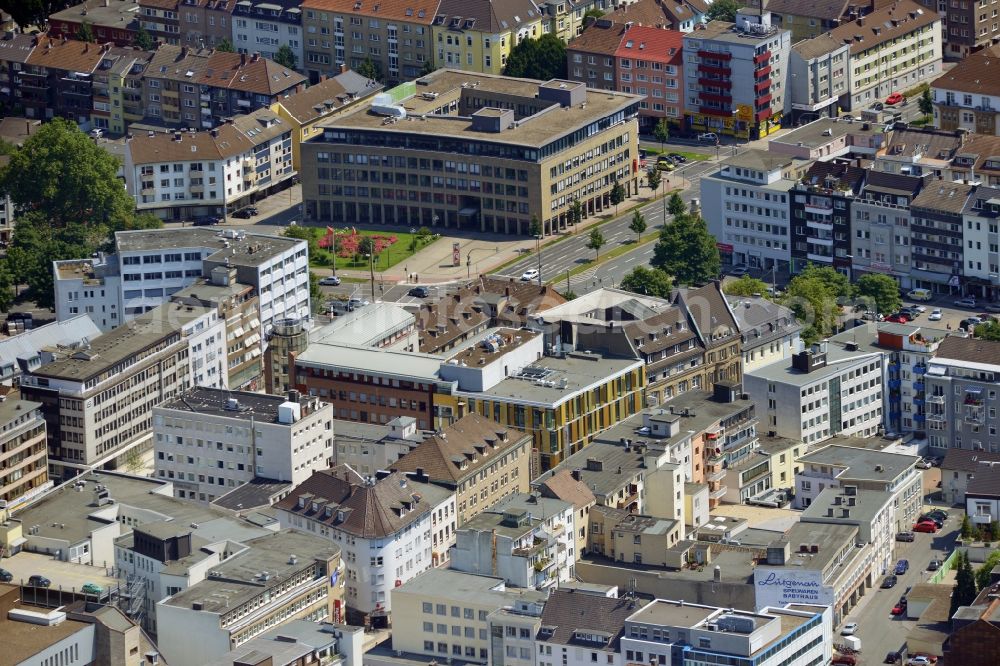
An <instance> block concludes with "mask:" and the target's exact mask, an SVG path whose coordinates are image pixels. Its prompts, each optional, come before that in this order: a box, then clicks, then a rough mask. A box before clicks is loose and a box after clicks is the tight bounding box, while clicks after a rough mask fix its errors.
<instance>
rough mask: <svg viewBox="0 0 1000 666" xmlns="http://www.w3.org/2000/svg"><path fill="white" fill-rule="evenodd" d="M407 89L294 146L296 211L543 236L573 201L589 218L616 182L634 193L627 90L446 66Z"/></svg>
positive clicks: (312, 216)
mask: <svg viewBox="0 0 1000 666" xmlns="http://www.w3.org/2000/svg"><path fill="white" fill-rule="evenodd" d="M339 1H340V0H338V2H339ZM407 93H408V96H405V97H403V98H401V99H396V100H395V101H394V102H392V103H388V105H386V103H385V102H386V101H385V100H382V102H383V103H381V104H380V105H378V108H377V109H376V113H372V112H371V108H363V109H359V110H357V111H355V112H354V113H349V114H347V115H344V116H342V117H340V118H338V119H336V120H335V121H334V122H332V123H331V124H329V125H327V126H326V127H325V128H324V131H323V134H322V135H321V136H317V137H314V138H312V139H311V140H309V141H308V142H306V143H305V144H304V145H303V146H302V156H303V159H302V164H303V183H302V186H303V200H304V202H305V204H304V205H305V216H306V219H308V220H311V221H318V222H324V221H326V222H332V221H335V220H341V219H353V220H357V221H358V222H362V223H369V224H399V223H402V222H403V221H405V223H406V224H409V225H426V226H428V227H432V228H433V227H445V228H450V229H459V230H478V231H491V232H495V233H506V234H519V235H523V234H526V233H527V232H528V229H529V227H530V224H531V219H532V217H536V218H537V219H538V220H539V221H540V222H541V223H542V226H543V229H544V232H545V233H546V234H549V233H552V232H554V231H556V230H558V229H565V228H567V225H568V224H569V222H570V217H571V215H570V209H571V207H572V204H573V201H574V200H576V199H579V200H580V201H581V203H582V204H583V209H584V212H585V214H586V215H592V214H594V213H596V212H597V211H601V210H607V209H608V208H609V207H612V204H611V199H610V196H611V190H612V188H613V187H614V185H615V183H616V182H617V183H620V184H621V186H623V187H624V188H625V191H626V194H627V195H630V194H633V193H635V192H636V191H637V188H638V167H637V166H636V165H637V164H638V163H637V162H636V160H637V158H638V146H637V132H636V123H635V121H634V119H635V116H636V114H637V113H638V106H639V97H637V96H635V95H629V94H626V93H618V92H607V91H602V92H598V91H596V90H588V89H587V88H586V86H585V85H584V84H582V83H574V82H571V81H558V80H552V81H547V82H539V81H529V80H525V79H511V78H506V77H501V76H492V75H486V74H479V75H477V76H475V77H473V76H472V75H470V74H468V73H466V72H460V71H454V70H437V71H435V72H433V73H432V74H429V75H427V76H425V77H423V78H421V79H420V82H419V84H418V85H417V86H416V87H415V88H413V89H412V91H410V90H408V91H407ZM404 94H406V93H404ZM372 108H374V107H372ZM379 109H381V111H380V112H379V111H378V110H379ZM379 113H382V114H390V115H379ZM390 116H393V117H394V119H393V118H392V117H390ZM387 118H388V120H387ZM556 118H558V122H556V121H555V119H556ZM359 146H365V152H363V153H359V152H358V150H359ZM375 164H378V165H380V167H381V169H382V170H381V171H377V172H375V174H374V175H372V173H371V172H370V170H369V168H370V167H371V166H372V165H375ZM375 178H377V179H378V180H374V179H375ZM393 184H395V185H400V186H402V185H403V184H405V185H406V187H405V189H395V188H393V187H387V185H393Z"/></svg>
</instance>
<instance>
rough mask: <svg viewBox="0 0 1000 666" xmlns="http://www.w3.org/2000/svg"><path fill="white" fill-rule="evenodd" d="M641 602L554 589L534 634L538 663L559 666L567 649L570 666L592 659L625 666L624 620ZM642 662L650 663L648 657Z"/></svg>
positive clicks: (574, 590) (614, 665)
mask: <svg viewBox="0 0 1000 666" xmlns="http://www.w3.org/2000/svg"><path fill="white" fill-rule="evenodd" d="M640 604H641V602H640V601H637V600H632V599H619V598H618V597H617V596H612V597H605V596H599V595H596V594H588V593H586V592H584V591H582V590H577V589H573V588H570V589H568V590H554V591H553V592H552V593H551V595H550V596H549V599H548V601H546V602H545V609H544V610H543V611H542V617H541V626H540V627H539V630H538V632H536V635H535V659H536V661H535V663H536V664H538V666H558V665H559V664H561V663H562V655H563V654H564V652H563V651H564V650H565V654H566V656H567V661H566V664H567V666H584V665H585V664H589V663H591V662H592V660H593V661H594V662H596V663H599V664H607V666H624V665H625V664H626V663H627V662H626V661H625V655H624V653H623V652H622V650H621V640H622V636H623V635H624V633H625V620H626V619H627V618H628V617H629V616H630V615H632V613H633V612H635V610H636V609H637V608H639V607H640ZM633 659H634V654H633ZM636 661H638V660H636ZM642 661H643V663H647V662H646V661H645V659H643V660H642Z"/></svg>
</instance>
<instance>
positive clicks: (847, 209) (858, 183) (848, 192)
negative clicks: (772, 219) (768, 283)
mask: <svg viewBox="0 0 1000 666" xmlns="http://www.w3.org/2000/svg"><path fill="white" fill-rule="evenodd" d="M867 174H868V171H867V170H866V169H862V168H861V167H856V166H851V165H846V164H836V163H833V162H816V163H814V164H812V165H811V166H810V167H809V169H808V170H807V171H806V172H805V174H803V176H802V178H801V180H799V181H798V182H796V183H795V184H794V185H792V187H791V189H790V190H789V191H788V197H789V203H790V217H791V221H792V224H791V234H792V272H793V273H799V272H801V271H804V270H805V269H806V267H807V266H809V265H810V264H812V265H815V266H829V267H832V268H833V269H834V270H836V271H837V272H839V273H843V274H845V275H848V276H850V275H851V261H852V255H851V240H852V239H851V236H852V234H851V203H852V202H853V201H854V198H855V197H857V196H858V195H859V194H860V193H861V190H862V188H863V187H864V183H865V177H866V176H867Z"/></svg>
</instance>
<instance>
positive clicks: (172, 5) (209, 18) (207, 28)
mask: <svg viewBox="0 0 1000 666" xmlns="http://www.w3.org/2000/svg"><path fill="white" fill-rule="evenodd" d="M137 4H138V5H139V23H140V24H141V26H142V27H143V29H145V30H146V31H147V32H148V33H149V34H150V36H151V37H153V39H155V40H156V41H158V42H160V43H161V44H170V45H174V46H187V47H189V48H210V49H211V48H215V47H217V46H218V45H219V44H221V43H222V42H223V41H224V40H225V41H229V42H230V43H232V39H233V33H232V24H231V19H232V13H233V9H234V8H235V7H236V0H138V2H137Z"/></svg>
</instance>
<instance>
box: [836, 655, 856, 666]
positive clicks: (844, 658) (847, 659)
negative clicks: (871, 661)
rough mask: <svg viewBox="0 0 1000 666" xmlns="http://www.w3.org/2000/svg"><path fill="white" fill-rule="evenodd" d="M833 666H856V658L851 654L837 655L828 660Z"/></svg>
mask: <svg viewBox="0 0 1000 666" xmlns="http://www.w3.org/2000/svg"><path fill="white" fill-rule="evenodd" d="M830 663H831V664H833V666H857V664H858V658H857V657H855V656H854V655H853V654H838V655H835V656H834V658H833V659H831V660H830Z"/></svg>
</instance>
